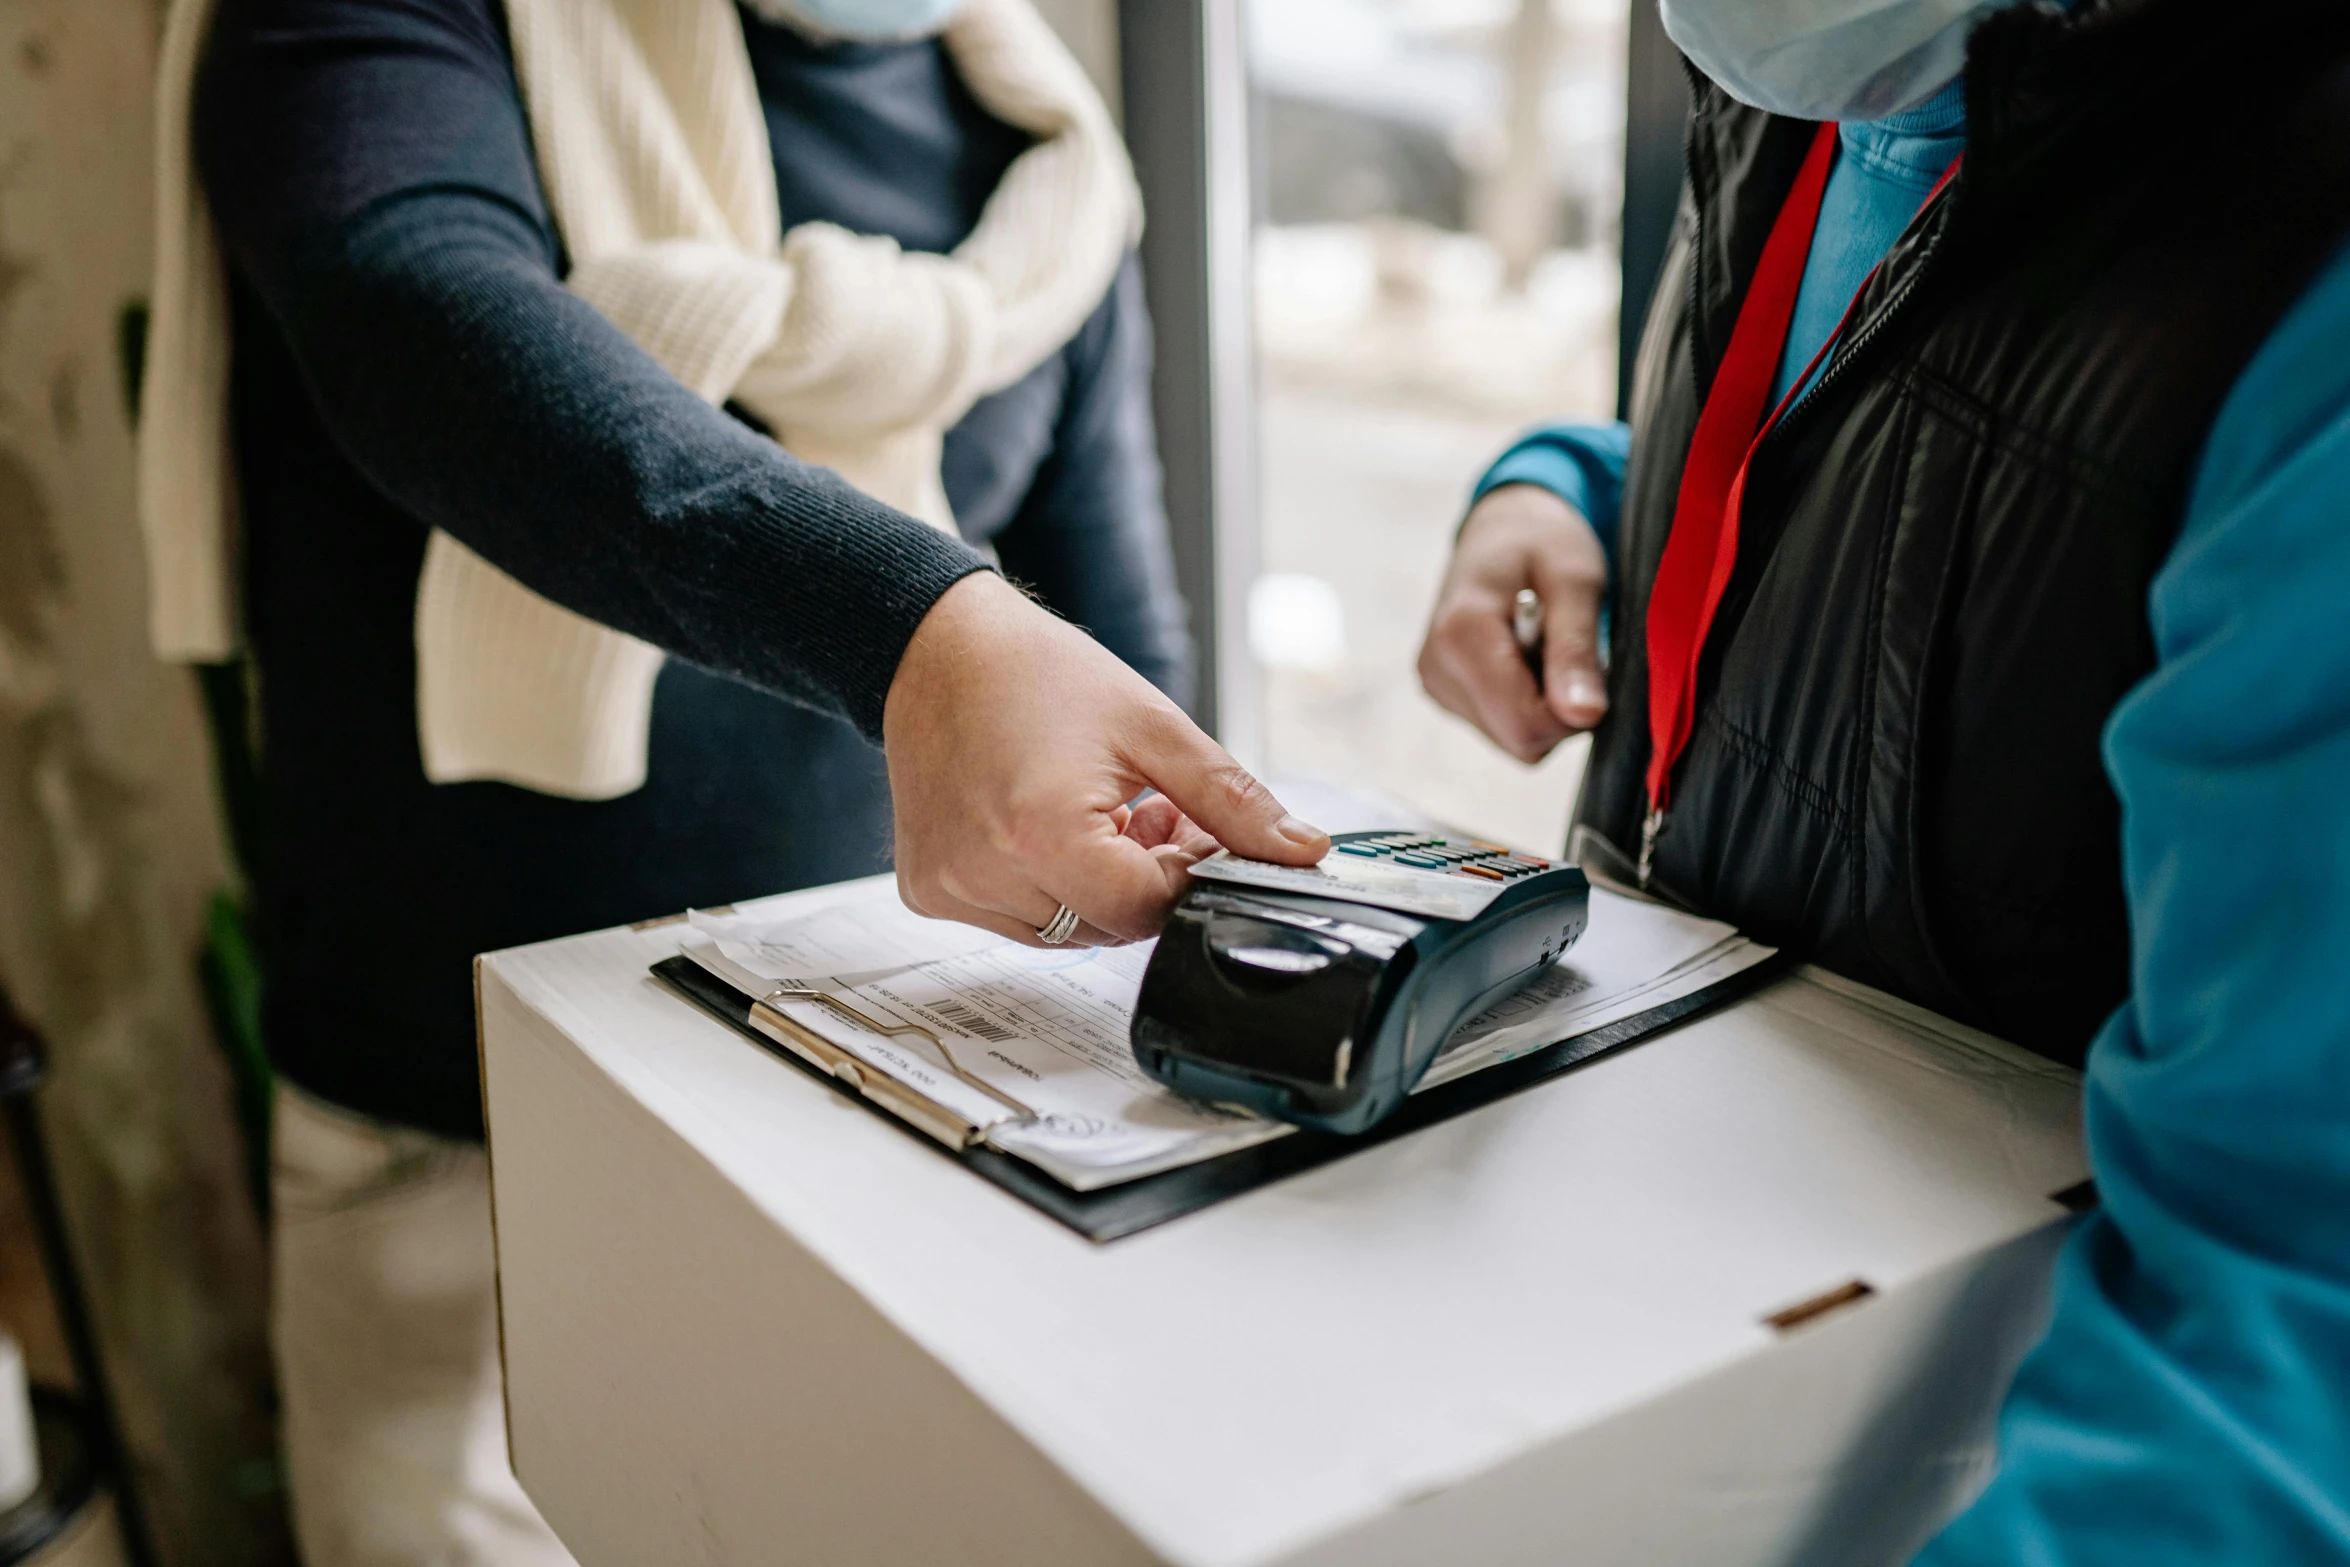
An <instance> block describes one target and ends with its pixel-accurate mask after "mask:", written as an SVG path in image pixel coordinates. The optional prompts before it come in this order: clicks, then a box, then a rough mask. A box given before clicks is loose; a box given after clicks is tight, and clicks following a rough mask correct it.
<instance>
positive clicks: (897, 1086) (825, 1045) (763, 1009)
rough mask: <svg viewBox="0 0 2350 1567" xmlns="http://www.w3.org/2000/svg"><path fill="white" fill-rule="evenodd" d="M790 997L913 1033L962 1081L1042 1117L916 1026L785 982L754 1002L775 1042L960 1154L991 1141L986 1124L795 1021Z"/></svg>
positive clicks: (755, 1016) (878, 1030) (759, 1022)
mask: <svg viewBox="0 0 2350 1567" xmlns="http://www.w3.org/2000/svg"><path fill="white" fill-rule="evenodd" d="M786 1001H805V1002H813V1003H814V1004H815V1005H817V1006H820V1007H823V1008H825V1009H827V1010H828V1011H831V1012H834V1013H837V1014H838V1015H840V1016H841V1017H844V1018H846V1019H848V1020H849V1021H850V1022H852V1023H854V1024H856V1025H857V1026H858V1027H859V1028H862V1029H865V1030H867V1031H868V1032H871V1033H875V1034H879V1035H881V1036H882V1037H884V1038H896V1037H897V1036H899V1035H901V1034H912V1035H915V1036H917V1037H919V1038H922V1039H926V1040H928V1041H929V1042H930V1047H931V1048H932V1049H933V1050H935V1051H937V1052H938V1058H939V1059H940V1060H941V1061H943V1062H945V1063H946V1068H947V1070H948V1071H949V1072H952V1073H953V1074H954V1075H955V1077H956V1078H957V1079H958V1080H959V1081H961V1082H963V1083H966V1084H968V1085H969V1086H971V1087H973V1088H976V1089H978V1090H979V1091H980V1092H981V1093H983V1094H985V1095H987V1097H988V1098H990V1099H993V1100H994V1101H995V1102H996V1103H998V1104H1000V1105H1002V1106H1004V1107H1005V1108H1006V1109H1008V1110H1010V1111H1012V1112H1013V1113H1015V1114H1017V1115H1018V1116H1020V1117H1021V1119H1023V1120H1028V1121H1033V1120H1036V1119H1038V1117H1037V1113H1036V1112H1035V1111H1034V1110H1032V1109H1030V1108H1029V1107H1028V1106H1027V1105H1024V1104H1022V1103H1021V1102H1020V1101H1019V1100H1017V1099H1015V1098H1013V1097H1012V1096H1011V1095H1010V1094H1007V1093H1005V1092H1004V1091H1003V1090H1002V1089H1000V1088H998V1087H996V1086H995V1085H994V1084H993V1083H990V1082H988V1081H987V1080H986V1079H984V1078H981V1077H977V1076H974V1075H973V1074H972V1073H970V1072H967V1071H965V1070H964V1069H963V1063H962V1062H960V1061H958V1060H956V1059H955V1053H954V1052H953V1051H952V1050H949V1049H948V1048H947V1044H946V1041H945V1040H943V1039H941V1038H939V1037H938V1035H936V1034H935V1033H933V1032H931V1031H930V1030H929V1029H927V1028H923V1027H921V1026H920V1025H918V1024H914V1023H884V1022H882V1021H880V1020H879V1019H877V1018H873V1017H869V1016H867V1015H866V1014H865V1013H863V1012H861V1011H859V1010H858V1009H857V1008H855V1007H853V1006H850V1005H849V1004H848V1003H847V1002H845V1001H843V1000H841V999H840V997H838V996H835V995H832V994H830V993H829V992H826V991H822V990H810V989H807V988H805V987H803V986H797V985H786V986H782V987H779V988H777V989H775V990H771V991H769V992H768V993H767V994H766V995H765V996H762V997H761V998H760V999H758V1000H757V1001H754V1002H752V1003H751V1027H753V1028H755V1029H757V1030H758V1031H759V1032H760V1033H761V1034H764V1035H765V1036H766V1037H767V1038H769V1039H772V1040H774V1041H775V1042H776V1043H777V1044H779V1045H781V1046H783V1047H784V1048H785V1049H786V1050H789V1051H790V1052H791V1053H792V1054H793V1055H796V1056H798V1057H799V1058H800V1059H801V1060H803V1061H805V1062H807V1063H808V1064H809V1065H810V1066H812V1067H814V1068H816V1069H817V1070H818V1071H820V1072H824V1073H827V1074H829V1075H830V1076H832V1077H834V1078H836V1079H838V1080H839V1081H840V1082H842V1083H843V1084H845V1085H847V1086H848V1087H850V1088H853V1089H855V1090H856V1091H857V1092H858V1094H860V1095H861V1096H863V1097H864V1098H866V1099H869V1100H871V1101H872V1102H873V1103H874V1104H876V1105H879V1106H880V1107H881V1108H882V1109H884V1110H887V1111H888V1112H889V1113H890V1114H892V1115H894V1116H896V1117H897V1118H898V1119H899V1120H901V1121H904V1122H905V1123H906V1124H907V1125H909V1126H911V1127H914V1128H915V1129H917V1130H918V1131H921V1132H923V1133H925V1134H926V1135H928V1136H931V1137H934V1138H936V1139H938V1140H939V1141H940V1142H942V1143H944V1144H946V1145H947V1146H948V1147H949V1148H952V1149H954V1150H956V1151H957V1152H961V1151H962V1150H963V1149H966V1148H968V1147H970V1146H971V1145H972V1144H974V1143H983V1142H985V1141H987V1131H988V1129H987V1127H986V1126H983V1125H981V1124H980V1123H978V1122H976V1121H973V1120H972V1119H970V1117H968V1116H966V1115H964V1114H963V1113H962V1112H961V1111H959V1110H955V1109H953V1108H950V1107H949V1106H946V1105H942V1104H940V1103H939V1102H938V1101H937V1100H935V1099H933V1098H931V1097H930V1096H929V1095H928V1094H925V1093H924V1092H922V1090H920V1089H919V1088H915V1087H913V1086H912V1085H911V1084H908V1083H904V1082H901V1081H899V1080H898V1079H897V1078H894V1077H892V1076H890V1075H889V1074H888V1073H887V1072H884V1071H882V1070H881V1069H880V1068H879V1067H877V1066H874V1065H873V1064H871V1063H870V1062H867V1061H861V1060H859V1059H858V1058H857V1057H856V1056H854V1055H852V1054H851V1053H850V1052H849V1051H847V1050H844V1049H843V1048H841V1047H840V1046H839V1045H836V1044H834V1043H833V1042H832V1041H831V1040H829V1039H826V1038H825V1037H824V1036H823V1035H822V1034H819V1033H817V1032H816V1031H815V1030H814V1029H812V1028H810V1027H808V1026H807V1025H806V1024H804V1023H800V1022H797V1021H795V1020H794V1019H793V1018H791V1017H790V1016H788V1015H787V1014H786V1013H785V1012H784V1011H783V1009H782V1007H781V1006H779V1005H778V1003H780V1002H786Z"/></svg>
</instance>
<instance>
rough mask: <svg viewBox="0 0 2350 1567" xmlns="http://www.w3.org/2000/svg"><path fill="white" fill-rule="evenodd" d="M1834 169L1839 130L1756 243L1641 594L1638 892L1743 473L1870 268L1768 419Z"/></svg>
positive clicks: (1734, 525)
mask: <svg viewBox="0 0 2350 1567" xmlns="http://www.w3.org/2000/svg"><path fill="white" fill-rule="evenodd" d="M1835 161H1836V127H1835V126H1834V125H1832V124H1828V125H1822V126H1821V127H1820V128H1819V131H1818V133H1817V134H1816V135H1815V136H1813V138H1812V144H1811V151H1810V152H1809V153H1808V154H1806V155H1805V157H1804V160H1803V169H1802V171H1801V172H1800V173H1798V174H1797V175H1796V176H1795V188H1794V189H1793V190H1791V191H1789V192H1788V193H1787V201H1786V204H1785V205H1784V206H1782V207H1780V209H1779V216H1778V219H1777V221H1776V222H1774V223H1773V224H1772V225H1771V235H1770V238H1769V239H1768V240H1766V241H1765V242H1764V244H1763V253H1762V260H1761V262H1760V263H1759V264H1758V265H1757V266H1756V267H1755V269H1754V281H1753V282H1752V284H1750V285H1749V286H1748V288H1747V290H1746V299H1745V301H1744V302H1743V303H1741V304H1740V305H1739V307H1738V324H1737V325H1736V326H1735V327H1733V328H1732V329H1731V332H1730V346H1729V348H1728V350H1727V351H1726V352H1725V353H1724V354H1723V355H1722V365H1721V368H1720V369H1719V370H1718V371H1716V372H1715V373H1714V384H1713V388H1712V390H1711V391H1709V392H1708V393H1707V394H1706V399H1705V407H1704V408H1703V409H1702V410H1700V411H1699V413H1698V416H1697V433H1696V434H1695V435H1694V436H1693V437H1692V438H1691V439H1690V442H1689V456H1688V459H1687V461H1686V462H1685V463H1684V465H1683V467H1682V469H1681V492H1680V496H1679V498H1678V499H1677V500H1676V501H1675V503H1674V506H1673V527H1672V531H1671V533H1669V534H1668V535H1666V538H1665V553H1664V558H1663V559H1662V560H1661V561H1660V562H1659V563H1658V565H1657V572H1656V583H1655V585H1654V586H1653V587H1651V588H1650V589H1649V595H1648V748H1649V749H1648V819H1647V820H1646V821H1645V822H1644V823H1642V825H1641V830H1640V882H1641V885H1642V886H1646V885H1647V884H1648V872H1649V862H1650V860H1651V858H1652V857H1653V855H1654V854H1655V851H1656V835H1657V830H1658V829H1659V828H1661V827H1662V826H1663V825H1664V819H1665V808H1666V806H1667V805H1669V804H1670V803H1671V801H1672V779H1673V764H1674V763H1675V762H1677V761H1679V760H1680V758H1681V753H1682V752H1683V751H1684V750H1686V749H1688V746H1689V736H1690V732H1691V730H1692V729H1693V728H1694V727H1695V725H1696V720H1697V661H1698V658H1699V656H1700V655H1701V654H1702V653H1703V652H1704V651H1705V637H1706V633H1707V632H1708V631H1709V630H1711V629H1712V627H1713V622H1714V611H1715V610H1717V609H1719V608H1720V607H1721V602H1722V592H1723V590H1724V589H1725V588H1727V587H1728V586H1729V585H1730V570H1731V568H1732V567H1733V566H1735V565H1736V564H1737V562H1738V512H1739V506H1740V503H1741V502H1742V500H1743V498H1744V496H1745V493H1746V468H1747V464H1748V463H1750V462H1752V461H1753V460H1754V451H1755V448H1756V447H1758V446H1760V445H1761V444H1762V441H1763V437H1764V436H1766V435H1768V434H1770V433H1771V427H1772V426H1773V425H1775V424H1777V423H1778V422H1779V417H1780V415H1782V414H1784V413H1785V412H1786V411H1787V408H1788V405H1789V404H1791V403H1792V402H1794V401H1795V399H1796V397H1797V396H1798V395H1800V394H1801V393H1802V391H1803V388H1804V385H1805V383H1807V382H1808V381H1810V380H1811V377H1812V372H1813V371H1815V370H1817V369H1818V368H1819V365H1820V361H1821V359H1823V358H1824V357H1826V355H1827V354H1828V351H1829V350H1830V349H1831V348H1833V347H1834V346H1835V344H1836V340H1837V339H1838V338H1840V337H1842V336H1843V335H1844V328H1845V326H1846V324H1847V323H1849V322H1850V321H1851V320H1852V312H1853V309H1854V307H1855V306H1857V305H1858V304H1859V303H1860V296H1861V295H1862V294H1864V293H1866V292H1867V291H1868V286H1869V281H1870V279H1873V278H1874V277H1875V276H1876V275H1877V274H1876V270H1875V269H1874V268H1871V269H1870V271H1869V276H1868V277H1867V278H1863V279H1862V280H1861V285H1860V288H1859V289H1857V290H1855V291H1854V293H1853V296H1852V304H1850V305H1847V306H1845V309H1844V319H1843V320H1842V321H1839V322H1837V323H1836V330H1835V331H1833V332H1830V333H1829V334H1828V340H1827V341H1826V342H1824V343H1822V344H1821V345H1820V347H1819V351H1818V352H1817V353H1815V354H1813V355H1812V358H1811V363H1810V364H1808V365H1805V366H1804V367H1803V373H1802V374H1801V375H1799V376H1797V377H1796V378H1795V384H1794V385H1793V386H1791V387H1789V388H1788V390H1787V395H1786V396H1785V397H1784V398H1782V399H1780V401H1779V405H1778V406H1777V407H1776V408H1772V409H1771V410H1770V413H1769V416H1768V417H1767V418H1766V417H1765V416H1764V413H1763V410H1764V407H1765V405H1766V403H1767V400H1768V399H1769V397H1770V395H1771V382H1772V380H1773V379H1774V378H1775V377H1776V376H1777V374H1778V371H1779V359H1780V357H1781V356H1782V355H1783V354H1784V353H1785V352H1786V350H1787V331H1788V328H1789V326H1790V325H1791V324H1792V323H1793V321H1794V319H1795V299H1796V295H1797V294H1798V293H1800V292H1801V291H1802V288H1803V269H1804V265H1805V263H1806V262H1807V261H1809V260H1810V257H1811V242H1812V234H1813V231H1814V230H1816V229H1817V228H1818V227H1819V221H1820V202H1821V200H1822V198H1823V197H1825V196H1826V194H1827V190H1828V170H1829V168H1830V167H1831V166H1832V165H1833V164H1834V163H1835ZM1957 173H1958V164H1957V162H1955V161H1954V162H1952V164H1951V165H1950V167H1949V168H1948V169H1947V170H1945V171H1944V172H1943V175H1942V178H1941V179H1939V180H1937V181H1936V182H1935V183H1934V188H1933V189H1932V190H1930V191H1928V192H1926V199H1925V201H1924V202H1921V203H1920V204H1919V209H1920V210H1921V211H1922V210H1924V208H1925V207H1926V206H1927V205H1929V204H1931V203H1932V201H1933V200H1934V198H1935V197H1936V196H1938V195H1940V194H1941V193H1942V189H1943V187H1944V186H1946V185H1948V184H1949V183H1950V181H1951V178H1952V177H1953V176H1954V175H1956V174H1957Z"/></svg>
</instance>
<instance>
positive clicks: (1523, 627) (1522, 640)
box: [1510, 588, 1542, 691]
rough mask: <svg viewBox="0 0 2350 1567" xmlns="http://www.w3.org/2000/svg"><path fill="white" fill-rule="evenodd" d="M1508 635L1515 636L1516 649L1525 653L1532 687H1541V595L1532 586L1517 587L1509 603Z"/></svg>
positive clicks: (1538, 688) (1539, 688)
mask: <svg viewBox="0 0 2350 1567" xmlns="http://www.w3.org/2000/svg"><path fill="white" fill-rule="evenodd" d="M1510 635H1512V636H1513V637H1515V638H1517V641H1518V651H1519V652H1521V653H1523V654H1525V655H1526V667H1527V668H1528V669H1531V670H1532V671H1534V689H1535V690H1537V691H1539V690H1541V689H1542V595H1541V594H1539V593H1536V592H1535V591H1534V590H1533V589H1532V588H1520V589H1518V597H1517V600H1516V602H1515V603H1513V604H1511V605H1510Z"/></svg>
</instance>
